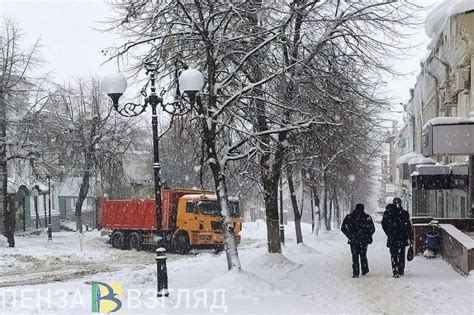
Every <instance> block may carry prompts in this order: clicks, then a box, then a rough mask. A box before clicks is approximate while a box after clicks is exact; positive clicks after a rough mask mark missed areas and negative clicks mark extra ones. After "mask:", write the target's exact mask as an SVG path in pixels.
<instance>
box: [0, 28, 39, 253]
mask: <svg viewBox="0 0 474 315" xmlns="http://www.w3.org/2000/svg"><path fill="white" fill-rule="evenodd" d="M20 41H21V32H20V30H19V27H18V26H17V25H16V24H15V23H14V22H13V21H12V20H8V19H3V20H2V21H1V25H0V185H1V192H0V203H1V204H2V208H3V211H2V213H3V215H5V219H7V220H5V230H6V231H9V233H8V234H9V243H10V244H14V241H13V224H14V222H13V221H12V220H8V218H7V216H11V214H10V213H9V209H8V200H7V185H8V173H7V170H8V168H7V160H8V150H7V141H8V140H7V139H8V137H9V135H8V132H7V130H8V127H9V121H10V119H11V117H15V115H13V114H14V113H15V111H18V110H19V109H21V108H23V109H24V108H25V107H26V106H27V102H25V101H26V99H27V95H28V93H27V90H29V89H31V90H33V89H32V88H31V83H30V82H29V77H28V74H29V71H30V70H31V69H32V67H33V66H35V65H36V64H37V63H38V61H39V59H38V58H37V52H38V42H36V43H35V44H34V45H33V46H32V47H31V48H30V49H29V50H22V49H21V48H20ZM25 89H26V90H25ZM13 156H15V154H11V156H10V157H13ZM18 157H19V156H18ZM10 234H11V235H10Z"/></svg>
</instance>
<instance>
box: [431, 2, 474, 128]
mask: <svg viewBox="0 0 474 315" xmlns="http://www.w3.org/2000/svg"><path fill="white" fill-rule="evenodd" d="M473 3H474V2H473ZM458 124H474V117H435V118H432V119H430V120H428V121H427V122H426V123H425V125H424V126H423V129H425V128H426V127H428V125H433V126H436V125H458Z"/></svg>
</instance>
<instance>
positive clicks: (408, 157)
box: [397, 152, 436, 165]
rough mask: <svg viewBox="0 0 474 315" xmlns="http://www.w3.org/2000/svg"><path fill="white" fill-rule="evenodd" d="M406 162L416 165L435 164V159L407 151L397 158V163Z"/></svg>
mask: <svg viewBox="0 0 474 315" xmlns="http://www.w3.org/2000/svg"><path fill="white" fill-rule="evenodd" d="M402 164H408V165H416V164H436V161H435V160H433V159H430V158H427V157H424V156H423V155H421V154H420V153H417V152H409V153H407V154H404V155H402V156H401V157H399V158H398V159H397V165H402Z"/></svg>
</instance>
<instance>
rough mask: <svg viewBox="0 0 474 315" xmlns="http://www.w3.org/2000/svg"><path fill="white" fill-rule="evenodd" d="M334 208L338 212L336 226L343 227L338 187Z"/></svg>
mask: <svg viewBox="0 0 474 315" xmlns="http://www.w3.org/2000/svg"><path fill="white" fill-rule="evenodd" d="M334 208H335V212H336V224H337V227H338V228H340V227H341V209H340V207H339V200H338V198H337V189H336V186H334Z"/></svg>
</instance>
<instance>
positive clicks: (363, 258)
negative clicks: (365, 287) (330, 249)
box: [351, 243, 369, 276]
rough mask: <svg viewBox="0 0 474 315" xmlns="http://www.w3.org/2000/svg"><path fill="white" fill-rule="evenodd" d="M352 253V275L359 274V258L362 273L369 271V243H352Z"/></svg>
mask: <svg viewBox="0 0 474 315" xmlns="http://www.w3.org/2000/svg"><path fill="white" fill-rule="evenodd" d="M351 253H352V275H353V276H358V275H359V258H360V265H361V269H362V274H366V273H368V272H369V262H368V261H367V244H357V243H355V244H351Z"/></svg>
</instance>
